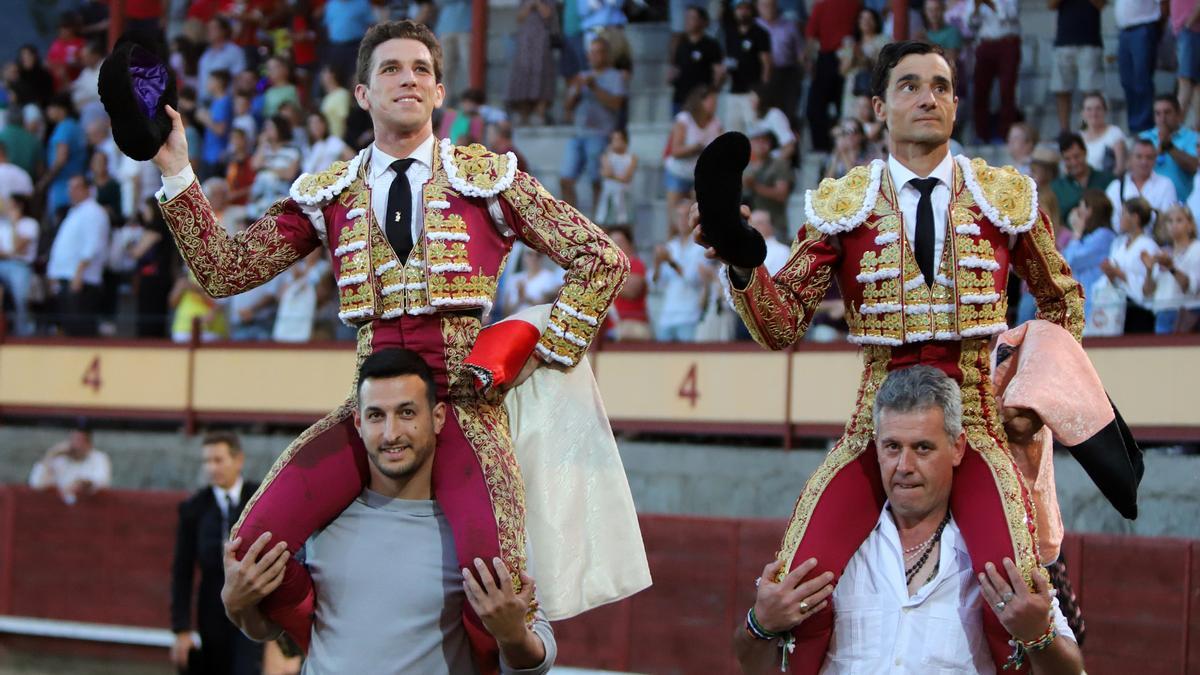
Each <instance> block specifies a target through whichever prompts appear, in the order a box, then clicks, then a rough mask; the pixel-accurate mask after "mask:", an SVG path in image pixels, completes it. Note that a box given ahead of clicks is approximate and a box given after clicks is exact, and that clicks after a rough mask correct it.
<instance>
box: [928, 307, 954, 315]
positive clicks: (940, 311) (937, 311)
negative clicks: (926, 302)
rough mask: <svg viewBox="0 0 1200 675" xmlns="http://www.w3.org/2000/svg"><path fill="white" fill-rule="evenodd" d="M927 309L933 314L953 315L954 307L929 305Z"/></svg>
mask: <svg viewBox="0 0 1200 675" xmlns="http://www.w3.org/2000/svg"><path fill="white" fill-rule="evenodd" d="M929 308H930V309H932V310H933V313H934V314H953V313H954V310H955V307H954V305H930V306H929Z"/></svg>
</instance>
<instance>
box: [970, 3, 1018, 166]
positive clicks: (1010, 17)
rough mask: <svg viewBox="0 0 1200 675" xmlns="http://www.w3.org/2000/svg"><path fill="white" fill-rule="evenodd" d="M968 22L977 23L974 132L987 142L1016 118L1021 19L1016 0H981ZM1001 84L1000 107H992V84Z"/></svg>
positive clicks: (1002, 133)
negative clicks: (997, 108)
mask: <svg viewBox="0 0 1200 675" xmlns="http://www.w3.org/2000/svg"><path fill="white" fill-rule="evenodd" d="M971 23H972V25H973V26H976V27H977V28H976V30H975V36H976V43H975V81H974V84H975V88H974V89H973V91H972V92H971V93H972V95H973V96H974V103H975V114H974V117H975V135H976V136H978V137H979V140H980V142H982V143H989V142H992V141H996V140H999V139H1004V138H1006V137H1007V136H1008V128H1009V127H1010V126H1012V124H1013V122H1016V121H1017V70H1018V68H1019V67H1020V65H1021V20H1020V17H1019V15H1018V13H1017V0H980V2H977V3H975V12H974V13H973V14H972V15H971ZM997 82H998V83H999V86H1000V110H999V111H998V112H997V113H996V114H995V115H994V118H993V113H992V110H991V101H992V85H993V84H995V83H997Z"/></svg>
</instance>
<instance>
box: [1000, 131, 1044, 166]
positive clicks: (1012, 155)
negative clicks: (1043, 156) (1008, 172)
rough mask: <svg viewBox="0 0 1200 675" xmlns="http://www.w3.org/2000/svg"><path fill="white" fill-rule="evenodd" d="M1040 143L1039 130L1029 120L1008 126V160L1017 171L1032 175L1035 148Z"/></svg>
mask: <svg viewBox="0 0 1200 675" xmlns="http://www.w3.org/2000/svg"><path fill="white" fill-rule="evenodd" d="M1037 144H1038V132H1037V129H1034V128H1033V125H1031V124H1029V123H1028V122H1017V123H1016V124H1014V125H1012V126H1011V127H1009V128H1008V141H1007V143H1006V145H1007V148H1008V161H1009V164H1011V165H1012V167H1013V168H1015V169H1016V170H1017V171H1020V172H1021V173H1022V174H1024V175H1026V176H1031V175H1033V174H1031V173H1030V171H1031V169H1032V162H1033V149H1034V147H1036V146H1037Z"/></svg>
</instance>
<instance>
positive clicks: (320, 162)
mask: <svg viewBox="0 0 1200 675" xmlns="http://www.w3.org/2000/svg"><path fill="white" fill-rule="evenodd" d="M307 131H308V152H307V154H305V156H304V164H303V171H304V173H317V172H319V171H324V170H325V169H328V168H329V166H330V165H331V164H333V163H334V162H336V161H338V160H339V159H341V160H347V159H350V158H351V157H353V156H354V151H353V150H351V149H350V146H348V145H346V141H343V140H342V139H341V137H340V136H334V135H333V134H332V133H330V129H329V122H328V121H327V120H326V119H325V115H323V114H321V113H319V112H311V113H309V114H308V125H307Z"/></svg>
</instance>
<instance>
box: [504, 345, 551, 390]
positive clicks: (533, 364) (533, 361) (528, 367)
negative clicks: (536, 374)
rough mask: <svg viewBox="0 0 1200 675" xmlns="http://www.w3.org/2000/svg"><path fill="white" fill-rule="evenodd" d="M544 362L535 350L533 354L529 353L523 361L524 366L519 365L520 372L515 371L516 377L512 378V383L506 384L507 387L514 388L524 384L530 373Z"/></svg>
mask: <svg viewBox="0 0 1200 675" xmlns="http://www.w3.org/2000/svg"><path fill="white" fill-rule="evenodd" d="M544 363H545V362H544V361H542V360H541V359H540V358H538V355H537V353H536V352H535V353H533V354H530V355H529V360H528V361H526V362H525V365H524V366H521V372H519V373H517V379H515V380H513V381H512V384H510V385H509V386H508V388H509V389H516V388H517V387H519V386H521V385H522V384H524V383H525V380H528V379H529V377H530V376H531V375H533V371H535V370H537V369H538V368H541V367H542V365H543V364H544Z"/></svg>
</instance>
